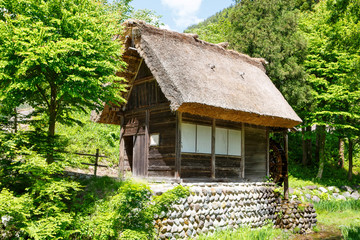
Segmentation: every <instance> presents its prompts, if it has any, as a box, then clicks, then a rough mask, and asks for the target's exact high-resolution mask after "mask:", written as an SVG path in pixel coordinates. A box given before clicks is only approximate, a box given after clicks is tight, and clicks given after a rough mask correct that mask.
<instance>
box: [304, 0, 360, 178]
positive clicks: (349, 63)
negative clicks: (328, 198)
mask: <svg viewBox="0 0 360 240" xmlns="http://www.w3.org/2000/svg"><path fill="white" fill-rule="evenodd" d="M359 10H360V7H359V3H358V1H338V2H336V3H335V2H334V1H332V0H328V1H322V2H320V3H319V4H318V5H317V6H316V7H315V9H314V12H304V13H303V14H302V17H301V24H300V28H301V30H302V32H303V34H304V36H305V37H306V39H307V41H308V56H307V59H306V61H305V62H304V65H305V68H306V71H307V72H308V73H309V82H310V84H311V87H312V93H313V96H314V110H313V111H312V112H311V113H309V114H308V116H307V117H308V120H309V121H310V122H311V124H316V125H319V126H322V127H321V128H320V130H319V131H320V132H322V133H320V136H322V137H323V138H324V139H321V140H320V142H322V141H325V135H326V134H325V126H327V127H328V130H329V131H331V132H333V133H335V134H337V135H338V136H339V138H344V137H346V138H348V141H349V162H350V163H351V161H352V149H353V147H352V146H353V142H354V139H356V138H358V136H359V132H360V90H359V87H360V78H359V76H360V71H359V70H360V53H359V51H358V49H359V47H360V43H359V39H360V33H359V31H358V29H359V26H360V23H359V14H360V11H359ZM314 23H316V24H314ZM320 148H321V149H320V153H323V152H324V151H323V148H324V145H323V144H321V145H320ZM319 161H320V165H319V171H318V174H317V178H321V177H322V172H323V167H324V162H325V156H324V154H320V156H319ZM351 171H352V170H351V166H349V178H351V175H352V173H351Z"/></svg>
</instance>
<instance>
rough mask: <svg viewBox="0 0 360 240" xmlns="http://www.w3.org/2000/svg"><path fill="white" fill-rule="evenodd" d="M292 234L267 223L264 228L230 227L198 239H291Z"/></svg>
mask: <svg viewBox="0 0 360 240" xmlns="http://www.w3.org/2000/svg"><path fill="white" fill-rule="evenodd" d="M289 236H290V234H289V233H285V232H284V231H282V230H280V229H275V228H273V226H272V225H271V224H270V225H267V226H264V227H262V228H250V227H241V228H238V229H234V230H231V229H228V230H222V231H216V232H215V233H208V234H203V235H200V236H199V237H198V238H196V239H197V240H218V239H221V240H236V239H239V240H272V239H283V240H285V239H289Z"/></svg>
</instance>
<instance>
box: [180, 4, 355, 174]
mask: <svg viewBox="0 0 360 240" xmlns="http://www.w3.org/2000/svg"><path fill="white" fill-rule="evenodd" d="M359 9H360V4H359V2H358V1H355V0H353V1H333V0H327V1H320V2H319V1H317V0H306V1H305V0H297V1H295V0H292V1H284V0H270V1H268V0H257V1H250V0H242V1H238V2H236V4H235V5H233V6H231V7H229V8H226V9H224V10H223V11H221V12H219V13H217V14H215V15H214V16H211V17H210V18H208V19H206V20H205V21H203V22H201V23H199V24H198V25H193V26H191V27H189V28H188V29H187V30H185V32H191V33H197V34H198V35H199V38H200V39H203V40H205V41H209V42H212V43H219V42H229V48H231V49H235V50H237V51H239V52H242V53H245V54H248V55H250V56H251V57H261V58H264V59H265V60H266V61H267V62H268V64H267V66H266V69H267V74H268V75H269V76H270V78H271V79H272V81H273V82H274V84H275V85H276V86H277V88H278V89H279V90H280V91H281V92H282V94H283V95H284V96H285V98H286V99H287V100H288V101H289V103H290V104H291V106H292V107H293V108H294V109H295V111H296V112H297V113H298V115H299V116H300V117H301V118H302V119H303V124H302V125H301V126H299V127H298V128H297V129H296V132H295V133H292V134H291V135H290V151H291V159H290V160H292V161H296V162H298V163H302V164H303V165H305V166H309V167H310V168H312V167H317V169H318V171H317V173H316V174H314V176H313V177H314V178H315V177H316V178H317V179H321V178H322V176H323V172H324V171H330V170H329V168H327V166H333V167H338V168H345V169H347V170H348V176H347V178H348V179H352V175H353V172H354V169H355V173H356V174H358V173H359V165H360V159H359V158H360V147H359V145H360V139H359V138H360V137H359V136H360V89H359V88H360V78H359V76H360V53H359V51H358V49H359V41H358V39H360V36H359V35H360V33H359V31H358V30H356V29H359V26H360V23H359V16H360V15H359ZM344 178H345V176H344Z"/></svg>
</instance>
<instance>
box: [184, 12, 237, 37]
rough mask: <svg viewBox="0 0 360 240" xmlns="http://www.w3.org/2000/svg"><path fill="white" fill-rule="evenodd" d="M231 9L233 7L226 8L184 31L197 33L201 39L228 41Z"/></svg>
mask: <svg viewBox="0 0 360 240" xmlns="http://www.w3.org/2000/svg"><path fill="white" fill-rule="evenodd" d="M231 10H232V7H229V8H225V9H224V10H222V11H221V12H218V13H216V14H215V15H213V16H211V17H209V18H208V19H206V20H205V21H203V22H201V23H199V24H197V25H192V26H190V27H188V28H187V29H186V30H185V31H184V32H185V33H196V34H198V35H199V38H200V39H201V40H205V41H207V42H211V43H220V42H227V41H228V34H229V31H230V29H231V24H230V20H229V14H230V12H231Z"/></svg>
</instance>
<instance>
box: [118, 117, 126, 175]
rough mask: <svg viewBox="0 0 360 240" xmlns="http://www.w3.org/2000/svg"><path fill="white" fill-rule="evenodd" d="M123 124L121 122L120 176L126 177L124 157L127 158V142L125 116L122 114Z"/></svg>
mask: <svg viewBox="0 0 360 240" xmlns="http://www.w3.org/2000/svg"><path fill="white" fill-rule="evenodd" d="M120 121H121V124H120V145H119V173H118V175H119V176H118V177H119V178H121V179H124V177H125V166H124V158H125V142H124V134H125V129H124V117H123V116H121V120H120Z"/></svg>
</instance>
